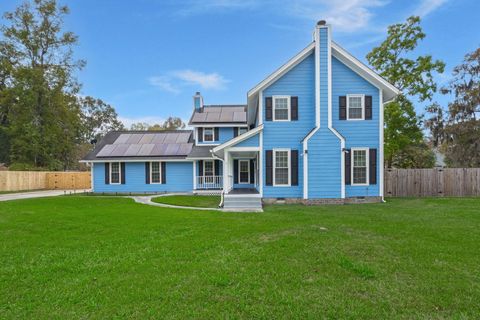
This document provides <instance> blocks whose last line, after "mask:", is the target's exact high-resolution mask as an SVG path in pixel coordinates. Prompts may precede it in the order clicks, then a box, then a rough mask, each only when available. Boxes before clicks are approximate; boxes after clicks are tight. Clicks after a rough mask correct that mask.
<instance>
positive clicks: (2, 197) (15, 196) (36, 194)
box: [0, 190, 84, 201]
mask: <svg viewBox="0 0 480 320" xmlns="http://www.w3.org/2000/svg"><path fill="white" fill-rule="evenodd" d="M75 192H76V193H82V192H84V190H41V191H31V192H19V193H7V194H0V201H9V200H20V199H30V198H43V197H55V196H62V195H64V194H74V193H75Z"/></svg>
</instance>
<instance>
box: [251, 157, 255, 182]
mask: <svg viewBox="0 0 480 320" xmlns="http://www.w3.org/2000/svg"><path fill="white" fill-rule="evenodd" d="M250 183H255V160H253V159H250Z"/></svg>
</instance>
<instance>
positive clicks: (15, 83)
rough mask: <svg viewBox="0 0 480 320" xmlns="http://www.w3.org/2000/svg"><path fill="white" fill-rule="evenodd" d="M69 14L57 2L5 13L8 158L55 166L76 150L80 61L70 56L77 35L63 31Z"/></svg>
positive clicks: (0, 45)
mask: <svg viewBox="0 0 480 320" xmlns="http://www.w3.org/2000/svg"><path fill="white" fill-rule="evenodd" d="M67 13H68V8H67V7H65V6H58V5H57V3H56V1H55V0H35V1H34V2H33V4H30V3H29V2H25V3H24V4H22V5H20V6H19V7H18V8H17V9H16V10H15V11H14V12H7V13H6V14H5V15H4V18H5V20H6V21H7V22H8V24H7V25H3V26H2V27H1V31H2V33H3V38H2V40H1V41H0V61H2V63H1V68H2V71H0V74H1V75H2V77H4V75H6V79H4V81H5V82H4V85H3V88H0V89H1V90H2V91H1V96H2V111H1V112H0V113H1V114H2V117H3V121H2V126H3V129H2V132H4V133H6V135H7V136H8V139H9V145H10V157H11V159H10V160H11V161H14V162H20V163H27V164H32V165H34V166H44V167H49V168H51V169H58V168H61V167H62V162H64V161H66V158H68V154H70V153H71V152H72V150H73V149H74V145H75V139H76V136H75V133H76V132H77V131H78V130H77V129H78V128H77V126H78V123H77V122H76V120H77V119H78V114H79V108H78V105H77V104H76V101H75V95H76V94H77V92H78V90H79V85H78V83H77V82H76V80H75V78H74V76H73V73H74V72H75V71H77V70H79V69H81V68H82V67H83V66H84V62H83V61H81V60H78V61H75V60H74V59H73V57H72V55H73V51H72V47H73V46H74V45H75V44H76V42H77V37H76V36H75V35H74V34H73V33H71V32H63V31H62V25H63V17H64V16H65V15H66V14H67Z"/></svg>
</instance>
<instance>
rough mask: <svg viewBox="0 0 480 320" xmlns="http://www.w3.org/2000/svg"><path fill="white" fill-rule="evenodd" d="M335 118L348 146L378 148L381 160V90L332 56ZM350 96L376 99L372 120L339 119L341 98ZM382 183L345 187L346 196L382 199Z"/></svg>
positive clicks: (335, 122)
mask: <svg viewBox="0 0 480 320" xmlns="http://www.w3.org/2000/svg"><path fill="white" fill-rule="evenodd" d="M332 86H333V87H332V119H333V121H332V122H333V126H334V128H335V129H337V131H338V132H339V133H340V134H341V135H342V136H344V137H345V147H346V148H347V149H350V148H353V147H364V148H376V149H377V158H378V159H380V154H379V152H380V143H379V137H380V123H379V116H380V97H379V90H378V88H376V87H375V86H373V85H372V84H371V83H370V82H368V81H367V80H365V79H364V78H362V77H361V76H359V75H358V74H357V73H356V72H354V71H353V70H351V69H350V68H349V67H347V66H346V65H344V64H343V63H342V62H341V61H339V60H338V59H336V58H333V57H332ZM348 94H364V95H369V96H372V120H363V121H361V120H359V121H348V120H339V97H340V96H346V95H348ZM380 170H381V167H380V165H378V166H377V182H378V181H379V180H380ZM379 194H380V189H379V185H378V183H377V184H376V185H370V186H351V185H347V186H345V196H346V197H354V196H378V195H379Z"/></svg>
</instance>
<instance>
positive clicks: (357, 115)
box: [347, 94, 365, 120]
mask: <svg viewBox="0 0 480 320" xmlns="http://www.w3.org/2000/svg"><path fill="white" fill-rule="evenodd" d="M364 119H365V96H364V95H363V94H349V95H348V96H347V120H364Z"/></svg>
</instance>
